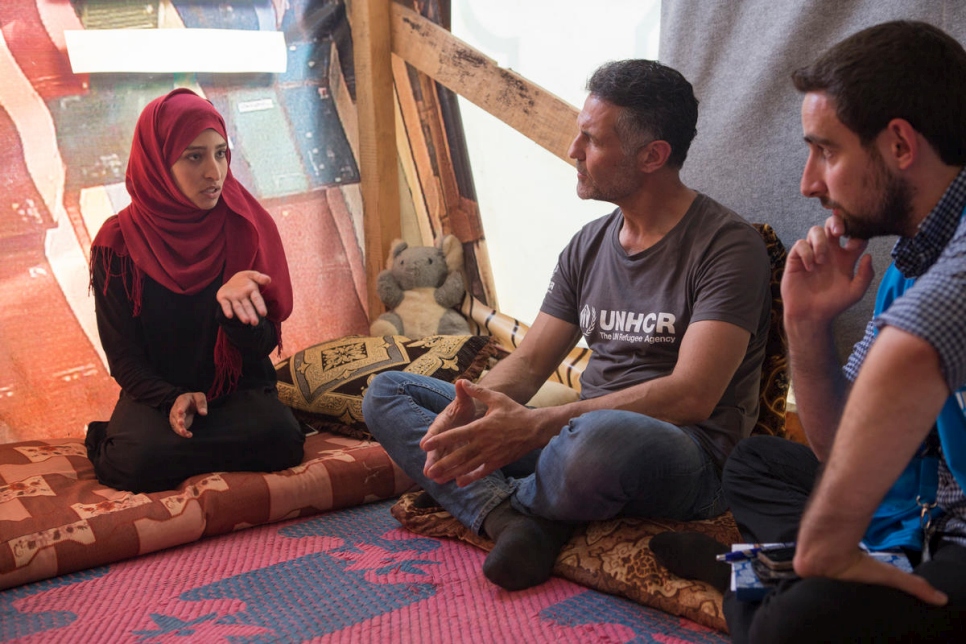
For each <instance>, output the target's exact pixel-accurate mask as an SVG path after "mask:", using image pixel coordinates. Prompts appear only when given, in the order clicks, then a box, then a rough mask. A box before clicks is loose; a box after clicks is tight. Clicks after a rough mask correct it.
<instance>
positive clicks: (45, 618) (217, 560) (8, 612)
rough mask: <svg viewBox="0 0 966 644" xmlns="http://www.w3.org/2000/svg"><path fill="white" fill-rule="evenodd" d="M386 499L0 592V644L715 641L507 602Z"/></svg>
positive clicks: (471, 557) (673, 621) (629, 611)
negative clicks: (410, 527) (392, 511)
mask: <svg viewBox="0 0 966 644" xmlns="http://www.w3.org/2000/svg"><path fill="white" fill-rule="evenodd" d="M391 503H392V502H391V501H383V502H379V503H374V504H371V505H368V506H362V507H357V508H351V509H348V510H342V511H339V512H332V513H329V514H325V515H321V516H318V517H314V518H311V519H300V520H295V521H291V522H287V523H280V524H274V525H268V526H261V527H257V528H252V529H249V530H244V531H242V532H237V533H233V534H230V535H224V536H220V537H215V538H212V539H207V540H203V541H199V542H196V543H193V544H190V545H187V546H184V547H181V548H174V549H170V550H167V551H165V552H160V553H155V554H152V555H147V556H144V557H139V558H137V559H134V560H130V561H126V562H122V563H119V564H114V565H111V566H104V567H100V568H94V569H91V570H87V571H84V572H80V573H75V574H72V575H65V576H63V577H57V578H54V579H50V580H47V581H43V582H38V583H34V584H29V585H26V586H21V587H19V588H13V589H10V590H6V591H3V592H0V641H3V642H14V641H16V642H19V643H21V644H33V643H37V644H40V643H42V642H43V643H46V642H51V641H64V642H206V643H208V642H236V643H237V642H283V643H285V642H305V641H312V642H419V643H421V644H422V643H426V644H430V643H433V642H532V643H534V644H540V643H542V642H554V643H557V642H560V643H562V642H638V643H644V642H660V643H663V644H686V643H688V642H696V643H697V642H699V643H702V644H705V643H707V644H712V643H714V644H723V643H724V642H727V641H728V640H727V638H726V637H724V636H722V635H721V634H720V633H717V632H714V631H710V630H708V629H705V628H704V627H702V626H699V625H697V624H695V623H694V622H691V621H689V620H685V619H681V618H676V617H672V616H670V615H667V614H665V613H661V612H659V611H656V610H653V609H651V608H647V607H644V606H640V605H638V604H635V603H633V602H630V601H627V600H625V599H621V598H618V597H614V596H611V595H604V594H602V593H599V592H597V591H594V590H588V589H586V588H584V587H581V586H578V585H576V584H574V583H572V582H569V581H565V580H563V579H559V578H553V579H551V581H549V582H548V583H546V584H544V585H542V586H540V587H539V588H533V589H530V590H527V591H522V592H517V593H508V592H506V591H503V590H501V589H499V588H498V587H496V586H494V585H493V584H490V583H489V582H488V581H487V580H486V579H485V578H484V577H483V574H482V572H481V568H480V567H481V565H482V560H483V556H484V555H483V553H482V552H481V551H480V550H478V549H476V548H473V547H472V546H469V545H467V544H464V543H459V542H457V541H453V540H448V539H447V540H437V539H430V538H424V537H417V536H416V535H414V534H412V533H410V532H407V531H405V530H403V529H401V528H400V527H399V524H398V523H396V521H395V520H394V519H392V517H391V516H390V515H389V505H390V504H391Z"/></svg>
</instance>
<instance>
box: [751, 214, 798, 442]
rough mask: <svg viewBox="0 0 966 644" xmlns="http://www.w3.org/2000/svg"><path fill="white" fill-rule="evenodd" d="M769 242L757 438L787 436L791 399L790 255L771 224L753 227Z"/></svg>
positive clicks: (767, 243)
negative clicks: (786, 294)
mask: <svg viewBox="0 0 966 644" xmlns="http://www.w3.org/2000/svg"><path fill="white" fill-rule="evenodd" d="M753 226H754V227H755V229H757V230H758V233H759V234H760V235H761V237H762V239H764V240H765V247H766V248H767V249H768V259H769V261H770V263H771V324H770V326H769V327H768V343H767V345H766V347H765V360H764V362H763V363H762V365H761V388H760V390H759V393H760V400H759V409H758V422H757V424H756V425H755V427H754V429H753V430H752V433H753V434H764V435H769V436H782V437H784V436H786V434H787V432H786V430H785V402H786V400H787V398H788V382H789V381H788V357H787V356H788V338H787V337H786V335H785V325H784V323H783V319H782V318H783V316H784V313H785V307H784V305H783V303H782V291H781V284H782V274H783V273H784V271H785V259H786V258H787V257H788V253H787V252H786V251H785V246H784V245H783V244H782V242H781V240H780V239H779V238H778V235H777V234H775V231H774V229H773V228H772V227H771V226H769V225H768V224H753Z"/></svg>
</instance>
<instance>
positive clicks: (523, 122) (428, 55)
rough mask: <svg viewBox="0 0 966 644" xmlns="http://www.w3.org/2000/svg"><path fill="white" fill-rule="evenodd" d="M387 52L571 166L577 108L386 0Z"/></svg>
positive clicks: (424, 19)
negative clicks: (389, 46) (388, 23)
mask: <svg viewBox="0 0 966 644" xmlns="http://www.w3.org/2000/svg"><path fill="white" fill-rule="evenodd" d="M390 4H391V5H392V6H391V9H390V13H391V30H392V52H393V53H394V54H396V55H397V56H399V57H400V58H402V59H403V60H405V61H406V62H408V63H409V64H411V65H412V66H413V67H415V68H416V69H418V70H419V71H421V72H423V73H424V74H427V75H429V76H430V77H432V78H434V79H435V80H437V81H438V82H439V83H441V84H443V85H445V86H446V87H448V88H449V89H451V90H453V91H454V92H456V93H457V94H459V95H460V96H462V97H464V98H466V99H467V100H469V101H471V102H472V103H474V104H475V105H477V106H479V107H481V108H483V109H484V110H486V111H487V112H488V113H490V114H492V115H493V116H495V117H497V118H498V119H500V120H501V121H503V122H504V123H506V124H507V125H509V126H510V127H512V128H513V129H515V130H517V131H518V132H520V133H521V134H523V135H524V136H526V137H527V138H529V139H531V140H532V141H534V142H535V143H537V144H538V145H540V146H542V147H543V148H545V149H547V150H549V151H550V152H552V153H553V154H555V155H556V156H558V157H560V158H561V159H563V160H564V161H566V162H567V163H570V164H571V165H573V164H574V161H573V159H571V158H570V157H568V156H567V150H568V149H569V147H570V143H571V142H572V141H573V140H574V137H575V136H576V135H577V112H578V110H577V108H575V107H574V106H573V105H571V104H569V103H567V102H566V101H564V100H563V99H561V98H559V97H557V96H555V95H553V94H551V93H550V92H548V91H547V90H545V89H542V88H541V87H539V86H537V85H535V84H533V83H532V82H530V81H528V80H527V79H525V78H524V77H522V76H520V75H519V74H516V73H514V72H512V71H509V70H506V69H503V68H502V67H500V66H499V65H497V64H496V61H494V60H493V59H491V58H487V57H486V56H485V55H484V54H483V53H482V52H480V51H479V50H477V49H474V48H472V47H470V46H469V45H467V44H466V43H465V42H463V41H462V40H460V39H459V38H456V37H455V36H453V34H451V33H450V32H448V31H446V30H445V29H443V28H442V27H440V26H439V25H437V24H435V23H433V22H431V21H429V20H427V19H426V18H423V17H422V16H420V15H419V14H418V13H416V12H415V11H412V10H411V9H408V8H406V7H404V6H402V5H399V4H397V3H395V2H391V3H390Z"/></svg>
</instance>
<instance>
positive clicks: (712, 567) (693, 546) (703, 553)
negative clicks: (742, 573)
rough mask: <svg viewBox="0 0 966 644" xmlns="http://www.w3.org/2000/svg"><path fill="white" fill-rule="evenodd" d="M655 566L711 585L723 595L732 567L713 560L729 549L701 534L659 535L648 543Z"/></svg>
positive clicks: (665, 533) (729, 579) (728, 582)
mask: <svg viewBox="0 0 966 644" xmlns="http://www.w3.org/2000/svg"><path fill="white" fill-rule="evenodd" d="M650 547H651V552H653V553H654V558H655V559H657V562H658V563H659V564H661V565H662V566H664V567H665V568H667V569H668V570H670V571H671V572H672V573H674V574H675V575H677V576H678V577H682V578H684V579H696V580H698V581H703V582H705V583H707V584H711V585H712V586H713V587H715V588H717V589H718V590H719V591H721V592H722V593H723V592H724V591H726V590H727V589H728V586H730V585H731V565H730V564H727V563H724V562H721V561H718V560H717V559H715V557H717V556H718V555H720V554H723V553H725V552H729V551H730V550H731V547H730V546H726V545H725V544H723V543H721V542H720V541H715V540H714V539H712V538H711V537H709V536H707V535H705V534H701V533H700V532H662V533H661V534H657V535H654V537H653V538H651V542H650Z"/></svg>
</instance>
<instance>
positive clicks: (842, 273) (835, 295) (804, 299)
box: [781, 215, 874, 324]
mask: <svg viewBox="0 0 966 644" xmlns="http://www.w3.org/2000/svg"><path fill="white" fill-rule="evenodd" d="M844 233H845V227H844V226H843V224H842V221H841V220H840V219H839V218H838V217H836V216H834V215H833V216H831V217H829V218H828V219H827V220H826V221H825V227H824V228H822V227H819V226H814V227H812V229H811V230H809V231H808V235H807V236H806V238H805V239H800V240H798V241H797V242H795V245H794V246H792V249H791V252H789V253H788V260H787V261H786V263H785V273H784V276H783V277H782V286H781V289H782V299H783V300H784V306H785V319H786V320H792V321H805V320H810V321H814V322H817V323H822V324H825V323H830V322H831V321H832V320H833V319H835V318H836V317H837V316H838V315H840V314H841V313H842V312H843V311H845V310H846V309H848V308H849V307H850V306H852V305H853V304H855V303H856V302H858V301H859V300H860V299H862V296H863V295H864V294H865V292H866V290H868V288H869V285H870V284H871V283H872V278H873V276H874V271H873V269H872V258H871V257H870V256H868V255H863V253H864V252H865V248H866V246H867V245H868V242H867V241H863V240H859V239H848V240H846V241H845V244H844V245H843V244H842V243H841V241H840V240H842V239H843V235H844Z"/></svg>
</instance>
